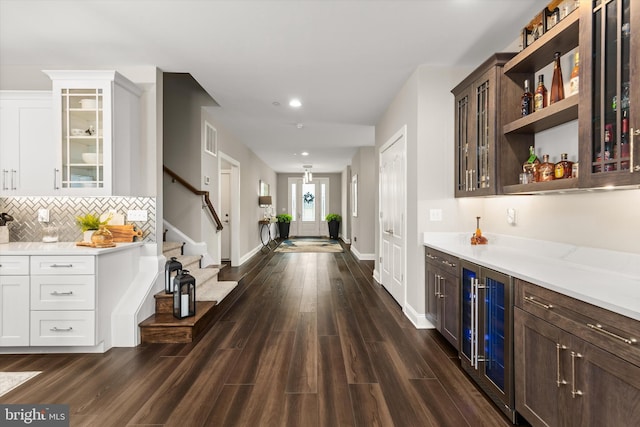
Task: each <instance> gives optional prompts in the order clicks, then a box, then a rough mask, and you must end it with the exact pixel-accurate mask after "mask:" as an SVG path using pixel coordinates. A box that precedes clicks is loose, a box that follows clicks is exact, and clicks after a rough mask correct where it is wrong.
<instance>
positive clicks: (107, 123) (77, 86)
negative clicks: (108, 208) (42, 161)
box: [44, 70, 142, 196]
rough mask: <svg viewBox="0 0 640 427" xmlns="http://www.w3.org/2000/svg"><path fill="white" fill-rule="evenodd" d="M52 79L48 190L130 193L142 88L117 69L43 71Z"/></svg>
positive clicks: (122, 194) (136, 159)
mask: <svg viewBox="0 0 640 427" xmlns="http://www.w3.org/2000/svg"><path fill="white" fill-rule="evenodd" d="M44 72H45V73H46V74H47V75H48V76H49V77H50V78H51V80H52V81H53V139H54V141H55V146H56V149H55V151H56V153H55V164H54V165H53V168H52V174H53V176H54V183H53V185H52V187H51V188H52V189H54V190H53V192H52V193H49V192H47V194H54V195H55V194H64V195H78V196H129V195H134V193H135V190H134V188H135V185H134V183H135V181H136V178H137V177H136V176H135V175H134V170H135V169H134V168H135V167H136V165H137V164H138V162H139V158H138V156H139V154H138V153H139V147H140V118H141V112H140V96H141V94H142V90H141V89H140V88H139V87H138V86H136V85H135V84H134V83H132V82H131V81H129V80H127V79H126V78H125V77H123V76H122V75H121V74H119V73H118V72H116V71H112V70H109V71H94V70H91V71H67V70H64V71H44Z"/></svg>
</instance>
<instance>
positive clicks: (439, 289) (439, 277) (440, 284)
mask: <svg viewBox="0 0 640 427" xmlns="http://www.w3.org/2000/svg"><path fill="white" fill-rule="evenodd" d="M444 280H445V278H444V277H442V276H438V293H439V294H440V295H438V297H439V298H444V297H446V295H445V294H444V293H443V292H442V282H443V281H444Z"/></svg>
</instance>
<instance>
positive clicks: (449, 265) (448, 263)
mask: <svg viewBox="0 0 640 427" xmlns="http://www.w3.org/2000/svg"><path fill="white" fill-rule="evenodd" d="M442 263H443V264H444V265H446V266H447V267H455V266H456V264H455V263H454V262H449V261H446V260H442Z"/></svg>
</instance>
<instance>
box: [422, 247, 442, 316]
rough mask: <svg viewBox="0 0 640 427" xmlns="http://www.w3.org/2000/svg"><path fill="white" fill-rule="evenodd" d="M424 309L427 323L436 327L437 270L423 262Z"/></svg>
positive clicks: (427, 262)
mask: <svg viewBox="0 0 640 427" xmlns="http://www.w3.org/2000/svg"><path fill="white" fill-rule="evenodd" d="M427 256H428V254H427ZM424 277H425V282H426V283H425V284H426V288H425V307H426V317H427V320H428V321H429V322H431V323H432V324H434V325H436V326H437V323H438V302H439V295H438V272H437V268H436V267H435V266H434V265H433V264H432V263H430V262H429V261H428V259H427V260H425V273H424Z"/></svg>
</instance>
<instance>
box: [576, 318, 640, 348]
mask: <svg viewBox="0 0 640 427" xmlns="http://www.w3.org/2000/svg"><path fill="white" fill-rule="evenodd" d="M587 326H588V327H590V328H591V329H593V330H594V331H598V332H601V333H603V334H605V335H609V336H610V337H613V338H615V339H618V340H620V341H622V342H624V343H626V344H631V345H633V344H636V343H637V342H638V340H637V339H635V338H625V337H621V336H620V335H618V334H614V333H613V332H609V331H607V330H606V329H604V328H603V327H602V325H601V324H599V323H596V324H595V325H593V324H591V323H587Z"/></svg>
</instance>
